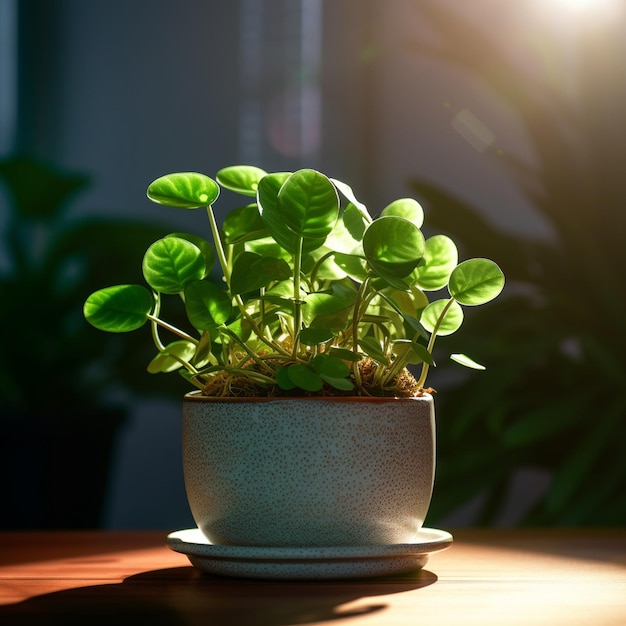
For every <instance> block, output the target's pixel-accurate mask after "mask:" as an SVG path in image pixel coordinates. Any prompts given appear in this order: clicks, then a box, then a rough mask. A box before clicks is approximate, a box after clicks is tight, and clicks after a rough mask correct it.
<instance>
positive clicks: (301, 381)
mask: <svg viewBox="0 0 626 626" xmlns="http://www.w3.org/2000/svg"><path fill="white" fill-rule="evenodd" d="M287 373H288V374H289V378H290V379H291V382H292V383H293V384H294V385H295V386H296V387H300V389H304V390H305V391H319V390H320V389H321V388H322V387H323V386H324V381H323V380H322V378H321V376H320V375H319V374H317V373H316V372H314V371H313V370H312V369H311V368H310V367H308V366H307V365H304V364H302V363H298V364H296V365H290V366H289V367H288V368H287Z"/></svg>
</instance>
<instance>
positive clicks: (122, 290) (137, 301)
mask: <svg viewBox="0 0 626 626" xmlns="http://www.w3.org/2000/svg"><path fill="white" fill-rule="evenodd" d="M153 306H154V299H153V297H152V294H151V293H150V292H149V291H148V290H147V289H146V288H145V287H143V286H142V285H116V286H114V287H105V288H104V289H100V290H98V291H96V292H94V293H92V294H91V295H90V296H89V297H88V298H87V300H86V301H85V304H84V306H83V314H84V316H85V319H86V320H87V321H88V322H89V323H90V324H91V325H92V326H95V328H98V329H99V330H104V331H108V332H113V333H124V332H129V331H131V330H136V329H137V328H140V327H141V326H143V325H144V324H145V323H146V321H147V319H148V314H149V313H150V311H151V310H152V307H153Z"/></svg>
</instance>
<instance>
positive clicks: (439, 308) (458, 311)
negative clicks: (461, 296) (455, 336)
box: [420, 299, 463, 337]
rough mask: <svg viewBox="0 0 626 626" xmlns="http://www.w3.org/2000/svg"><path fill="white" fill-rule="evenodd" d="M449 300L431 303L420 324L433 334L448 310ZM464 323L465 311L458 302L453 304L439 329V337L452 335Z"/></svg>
mask: <svg viewBox="0 0 626 626" xmlns="http://www.w3.org/2000/svg"><path fill="white" fill-rule="evenodd" d="M448 302H449V300H445V299H444V300H435V301H434V302H431V303H430V304H429V305H428V306H427V307H426V308H425V309H424V310H423V311H422V315H421V317H420V323H421V324H422V326H423V327H424V328H425V329H426V330H427V331H428V332H429V333H432V332H434V331H435V328H437V323H438V321H439V318H440V317H441V315H442V313H443V311H444V309H445V308H446V306H447V304H448ZM462 323H463V309H462V308H461V306H460V305H459V304H458V303H457V302H452V304H451V306H450V308H449V309H448V311H447V313H446V315H445V317H444V318H443V320H442V321H441V323H440V325H439V327H438V328H437V335H440V336H442V337H443V336H445V335H451V334H452V333H453V332H455V331H457V330H458V329H459V328H460V326H461V324H462Z"/></svg>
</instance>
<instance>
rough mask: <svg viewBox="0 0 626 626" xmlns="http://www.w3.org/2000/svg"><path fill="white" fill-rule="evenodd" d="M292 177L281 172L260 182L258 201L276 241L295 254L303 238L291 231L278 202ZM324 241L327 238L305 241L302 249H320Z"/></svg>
mask: <svg viewBox="0 0 626 626" xmlns="http://www.w3.org/2000/svg"><path fill="white" fill-rule="evenodd" d="M290 176H292V175H291V174H289V173H284V172H279V173H275V174H268V175H267V176H265V177H263V178H262V179H261V180H260V182H259V189H258V191H257V200H258V205H259V212H260V213H261V217H262V219H263V221H264V222H265V224H266V226H267V228H268V229H269V231H270V234H271V236H272V237H273V239H274V241H276V243H277V244H278V245H280V246H281V247H282V248H284V249H285V250H287V251H288V252H290V253H295V252H297V251H298V250H299V247H300V240H301V236H300V235H298V234H297V233H295V232H294V231H293V230H291V228H289V226H288V225H287V223H286V222H285V219H284V218H283V216H282V214H281V212H280V211H279V201H278V194H279V192H280V190H281V189H282V186H283V184H285V182H286V180H287V179H288V178H289V177H290ZM324 239H325V237H324V238H320V239H305V240H304V244H303V247H302V249H303V252H306V251H308V250H314V249H316V248H319V247H320V246H321V245H323V243H324Z"/></svg>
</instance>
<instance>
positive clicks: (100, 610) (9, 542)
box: [0, 529, 626, 626]
mask: <svg viewBox="0 0 626 626" xmlns="http://www.w3.org/2000/svg"><path fill="white" fill-rule="evenodd" d="M165 534H166V533H164V532H163V533H161V532H153V531H151V532H121V533H120V532H47V533H42V532H15V533H7V532H5V533H0V625H2V626H20V625H22V624H34V625H37V624H59V625H61V624H62V625H63V626H73V625H77V626H78V625H80V626H96V625H98V624H107V626H125V625H126V624H129V625H130V624H133V626H137V625H143V624H145V625H146V626H155V625H161V624H168V625H178V624H180V625H185V626H193V625H195V624H203V625H205V626H213V625H217V626H222V625H224V626H239V625H248V624H249V625H251V626H288V625H295V624H326V625H328V626H334V625H337V624H345V625H346V626H352V625H355V626H367V625H384V626H400V625H402V626H405V625H406V626H408V625H409V624H410V625H411V626H428V625H430V624H434V625H437V626H446V625H449V624H454V625H457V624H458V625H463V626H473V625H480V626H489V625H491V624H493V625H498V626H506V625H508V624H519V625H521V624H523V625H524V626H540V625H543V624H546V625H548V624H549V625H550V626H560V625H561V624H562V625H564V626H565V625H567V626H576V625H579V624H580V625H583V624H584V625H585V626H608V625H615V626H618V625H619V626H624V625H626V530H617V529H611V530H574V529H558V530H459V531H457V532H453V534H454V536H455V542H454V545H453V546H452V547H451V548H450V549H449V550H447V551H445V552H440V553H437V554H434V555H432V556H431V558H430V561H429V562H428V564H427V566H426V568H425V569H424V570H422V571H420V572H415V573H412V574H408V575H403V576H396V577H391V578H377V579H362V580H343V581H324V582H272V581H255V580H240V579H228V578H218V577H214V576H209V575H207V574H202V573H200V572H199V571H197V570H195V569H194V568H192V567H191V566H190V564H189V562H188V561H187V558H186V557H185V556H183V555H180V554H177V553H174V552H172V551H170V550H169V549H168V548H167V547H165V545H164V538H165Z"/></svg>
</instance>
